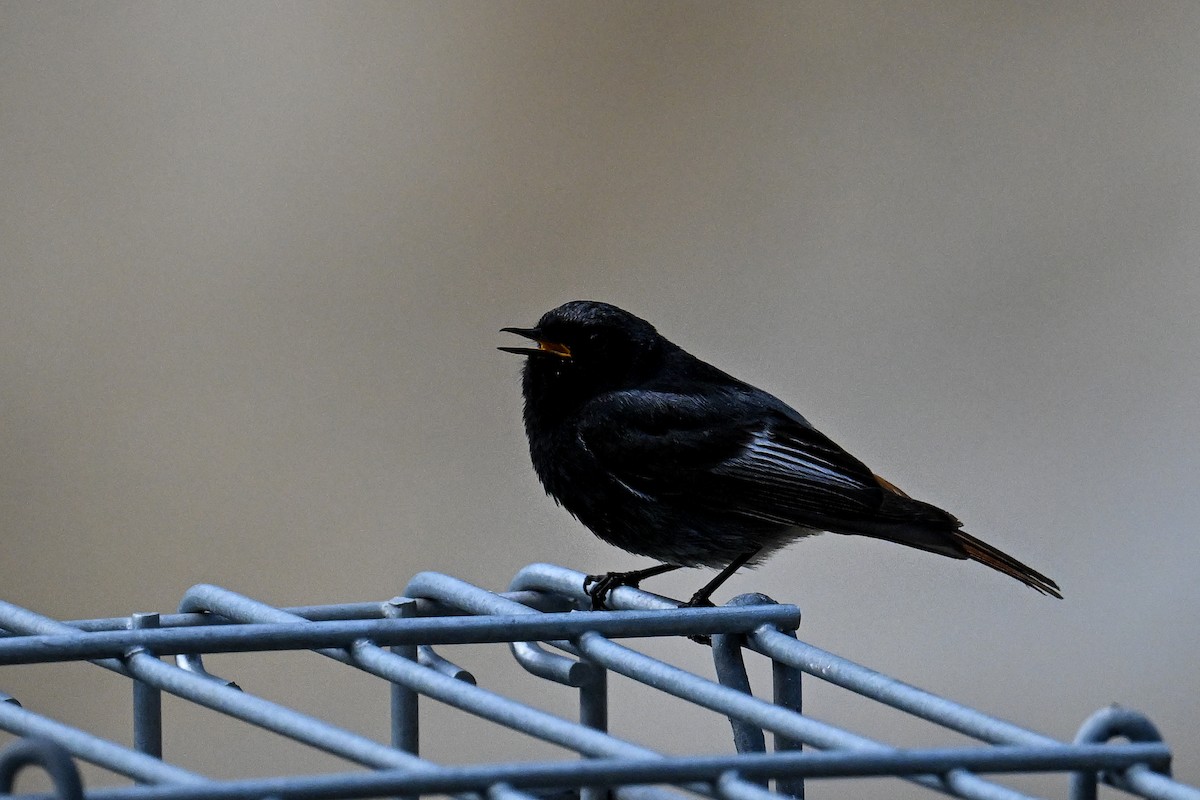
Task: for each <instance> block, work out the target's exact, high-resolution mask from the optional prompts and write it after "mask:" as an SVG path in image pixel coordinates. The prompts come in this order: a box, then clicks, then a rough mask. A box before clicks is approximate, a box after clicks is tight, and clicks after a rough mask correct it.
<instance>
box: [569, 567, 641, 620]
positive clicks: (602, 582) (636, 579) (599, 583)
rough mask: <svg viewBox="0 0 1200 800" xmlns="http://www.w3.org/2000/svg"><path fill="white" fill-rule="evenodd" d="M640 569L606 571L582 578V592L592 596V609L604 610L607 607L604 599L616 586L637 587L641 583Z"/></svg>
mask: <svg viewBox="0 0 1200 800" xmlns="http://www.w3.org/2000/svg"><path fill="white" fill-rule="evenodd" d="M640 572H641V571H640V570H633V571H631V572H606V573H604V574H603V575H588V576H587V577H586V578H584V579H583V593H584V594H586V595H587V596H588V597H590V598H592V611H604V610H606V609H607V608H608V606H606V605H605V604H604V601H605V600H607V599H608V594H609V592H611V591H612V590H613V589H616V588H617V587H618V586H632V587H633V588H635V589H636V588H637V585H638V584H639V583H641V580H642V575H641V574H640Z"/></svg>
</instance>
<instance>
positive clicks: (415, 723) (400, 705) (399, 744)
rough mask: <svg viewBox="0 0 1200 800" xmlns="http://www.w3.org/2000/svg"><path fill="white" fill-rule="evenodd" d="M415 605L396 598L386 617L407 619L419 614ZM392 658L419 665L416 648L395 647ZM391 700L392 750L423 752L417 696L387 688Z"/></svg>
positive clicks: (398, 687) (402, 688) (392, 685)
mask: <svg viewBox="0 0 1200 800" xmlns="http://www.w3.org/2000/svg"><path fill="white" fill-rule="evenodd" d="M416 610H417V609H416V601H414V600H410V599H408V598H406V597H395V598H392V600H390V601H389V603H388V606H387V607H386V608H385V609H384V615H385V616H386V617H392V616H394V617H395V618H397V619H408V618H410V617H412V615H413V614H415V613H416ZM392 654H393V655H395V656H397V657H398V658H403V659H407V660H408V661H412V662H416V661H417V645H416V644H400V645H393V646H392ZM388 687H389V691H390V698H391V712H392V713H391V726H392V747H395V748H396V749H398V750H403V751H404V752H406V753H412V754H413V755H414V756H415V755H417V753H418V752H419V750H420V743H421V731H420V727H419V726H420V713H419V712H420V709H419V708H418V695H417V693H416V692H414V691H413V690H412V689H410V688H408V687H407V686H404V685H402V684H399V683H389V684H388Z"/></svg>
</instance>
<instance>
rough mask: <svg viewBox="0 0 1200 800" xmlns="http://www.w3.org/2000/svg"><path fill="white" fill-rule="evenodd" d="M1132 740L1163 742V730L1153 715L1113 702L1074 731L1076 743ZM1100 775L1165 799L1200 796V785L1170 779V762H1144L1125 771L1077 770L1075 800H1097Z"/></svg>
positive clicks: (1191, 799)
mask: <svg viewBox="0 0 1200 800" xmlns="http://www.w3.org/2000/svg"><path fill="white" fill-rule="evenodd" d="M1117 737H1120V738H1124V739H1128V740H1129V741H1131V742H1161V741H1162V734H1161V733H1159V730H1158V728H1157V726H1155V724H1154V723H1153V722H1151V721H1150V719H1149V718H1148V717H1147V716H1146V715H1145V714H1142V713H1141V712H1139V711H1135V710H1133V709H1131V708H1123V707H1122V706H1118V705H1112V706H1108V707H1106V708H1102V709H1100V710H1099V711H1096V712H1095V713H1094V714H1092V715H1091V716H1090V717H1088V718H1087V719H1086V720H1084V722H1083V724H1082V725H1080V726H1079V731H1078V732H1077V733H1076V734H1075V742H1076V743H1077V744H1091V743H1101V742H1107V741H1109V740H1111V739H1114V738H1117ZM1099 778H1103V780H1104V782H1105V783H1109V784H1111V785H1113V786H1117V787H1119V788H1121V789H1124V790H1126V791H1129V792H1135V793H1137V794H1139V795H1141V796H1142V797H1148V798H1163V800H1200V789H1196V788H1194V787H1191V786H1186V785H1184V784H1182V783H1179V782H1177V781H1174V780H1171V770H1170V764H1164V765H1162V766H1161V767H1160V768H1159V769H1158V770H1151V769H1150V768H1148V767H1146V766H1145V765H1139V766H1135V767H1132V768H1131V769H1129V770H1128V771H1126V772H1124V773H1112V772H1106V773H1104V774H1103V775H1100V774H1098V773H1097V772H1095V771H1091V772H1077V773H1075V774H1074V775H1073V776H1072V779H1071V798H1072V800H1095V798H1096V794H1097V792H1096V788H1097V787H1096V784H1097V780H1098V779H1099Z"/></svg>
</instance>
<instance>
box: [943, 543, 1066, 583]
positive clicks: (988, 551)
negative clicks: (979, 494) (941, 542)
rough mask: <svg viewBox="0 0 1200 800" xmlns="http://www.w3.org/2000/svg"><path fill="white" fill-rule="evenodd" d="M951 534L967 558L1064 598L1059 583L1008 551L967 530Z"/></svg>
mask: <svg viewBox="0 0 1200 800" xmlns="http://www.w3.org/2000/svg"><path fill="white" fill-rule="evenodd" d="M951 536H953V537H954V539H955V542H956V543H957V544H958V546H959V547H961V548H962V550H963V552H964V553H966V554H967V558H969V559H971V560H972V561H978V562H979V563H980V564H985V565H987V566H989V567H991V568H992V569H994V570H997V571H998V572H1003V573H1004V574H1005V575H1008V576H1010V577H1013V578H1016V579H1017V580H1019V581H1020V582H1021V583H1023V584H1025V585H1026V586H1029V587H1031V588H1033V589H1036V590H1037V591H1039V592H1041V593H1042V594H1048V595H1050V596H1051V597H1057V598H1058V599H1059V600H1061V599H1062V592H1060V591H1059V589H1058V584H1057V583H1055V582H1054V581H1052V580H1050V579H1049V578H1047V577H1046V576H1045V575H1043V574H1042V573H1040V572H1038V571H1037V570H1035V569H1033V568H1032V567H1029V566H1026V565H1025V564H1022V563H1021V562H1020V561H1017V560H1016V559H1015V558H1013V557H1012V556H1010V555H1009V554H1008V553H1004V552H1001V551H1000V550H997V549H996V548H994V547H992V546H991V545H990V544H988V543H987V542H984V541H981V540H979V539H976V538H975V537H974V536H972V535H971V534H969V533H967V532H965V531H961V530H957V531H953V532H952V533H951Z"/></svg>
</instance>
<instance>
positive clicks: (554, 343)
mask: <svg viewBox="0 0 1200 800" xmlns="http://www.w3.org/2000/svg"><path fill="white" fill-rule="evenodd" d="M503 330H505V331H508V332H511V333H516V334H518V335H521V336H524V337H526V338H528V339H531V340H533V341H534V342H536V343H537V346H536V347H502V348H500V349H501V350H506V351H508V352H513V353H519V354H522V355H526V356H528V360H527V361H526V364H525V368H524V373H523V380H522V382H523V391H524V396H525V414H524V416H525V430H526V433H527V434H528V437H529V449H530V455H531V457H532V460H533V466H534V469H535V471H536V472H537V475H538V477H539V479H540V480H541V482H542V484H543V486H545V488H546V491H547V492H548V493H549V494H550V495H551V496H552V497H553V498H554V499H555V500H556V501H558V502H559V503H561V504H562V505H563V507H565V508H566V509H567V510H568V511H569V512H571V514H573V515H574V516H575V517H577V518H578V519H579V521H580V522H582V523H583V524H584V525H586V526H587V527H588V528H590V529H591V530H592V531H593V532H594V533H595V534H596V535H597V536H599V537H600V538H601V539H604V540H605V541H607V542H610V543H611V544H614V545H616V546H617V547H620V548H622V549H625V550H628V551H630V552H633V553H637V554H640V555H644V556H648V557H650V558H654V559H657V560H658V561H661V562H662V566H659V567H653V568H650V569H646V570H639V571H636V572H630V573H610V574H609V575H607V576H605V577H604V578H598V579H596V580H595V584H596V585H595V586H593V587H592V589H591V590H590V591H591V592H592V596H593V598H594V599H595V600H596V605H597V606H600V605H601V604H602V603H603V599H604V595H605V594H606V593H607V592H608V591H609V590H611V589H612V588H614V587H615V586H618V585H622V584H630V585H636V583H637V582H638V581H639V580H641V579H643V578H646V577H649V576H650V575H655V574H660V573H662V572H665V571H668V570H669V569H674V568H676V567H715V568H720V569H722V572H721V574H720V575H718V576H717V578H716V579H714V580H713V581H711V582H710V583H709V584H708V585H706V586H705V587H703V588H702V589H701V590H700V591H698V592H697V593H696V595H695V596H694V597H693V598H692V601H691V602H692V603H703V602H707V600H708V595H709V594H711V592H712V591H713V590H714V589H715V588H716V587H717V586H718V585H719V584H720V582H721V581H723V580H724V579H725V578H727V577H728V576H729V575H731V574H732V573H733V572H734V571H735V570H736V569H737V568H739V567H740V566H742V565H744V564H750V565H753V564H757V563H758V562H759V561H761V560H762V559H764V558H766V557H767V556H768V555H770V554H771V553H772V552H774V551H775V550H777V549H779V548H780V547H782V546H784V545H786V544H788V543H790V542H792V541H794V540H795V539H797V538H800V537H803V536H807V535H810V534H813V533H818V532H820V531H830V532H833V533H843V534H854V535H860V536H869V537H873V538H876V539H885V540H888V541H892V542H897V543H899V544H904V545H908V546H909V547H915V548H917V549H920V550H927V551H929V552H932V553H938V554H940V555H944V556H949V557H950V558H957V559H972V560H974V561H978V562H980V563H983V564H986V565H987V566H989V567H992V568H993V569H996V570H999V571H1000V572H1003V573H1005V574H1007V575H1010V576H1012V577H1013V578H1016V579H1017V580H1019V581H1021V582H1022V583H1024V584H1026V585H1027V586H1031V587H1033V588H1034V589H1036V590H1038V591H1039V592H1043V593H1045V594H1050V595H1054V596H1055V597H1061V596H1062V595H1061V594H1060V593H1059V591H1058V585H1057V584H1055V582H1054V581H1052V580H1051V579H1049V578H1047V577H1046V576H1045V575H1042V574H1041V573H1039V572H1037V571H1035V570H1033V569H1031V568H1030V567H1028V566H1026V565H1025V564H1022V563H1021V562H1020V561H1017V560H1016V559H1014V558H1012V557H1011V556H1009V555H1007V554H1005V553H1003V552H1001V551H999V550H997V549H996V548H994V547H992V546H991V545H988V544H986V543H984V542H982V541H980V540H979V539H976V538H974V537H973V536H970V535H968V534H967V533H965V532H963V531H962V530H961V523H960V522H959V521H958V520H957V519H956V518H955V517H954V516H953V515H951V514H949V513H947V512H945V511H943V510H941V509H940V508H937V507H935V506H932V505H930V504H928V503H924V502H921V501H920V500H914V499H912V498H910V497H908V496H907V495H906V494H904V493H903V492H901V491H900V490H899V489H897V488H896V487H895V486H893V485H892V484H891V483H889V482H888V481H886V480H884V479H882V478H880V477H879V476H877V475H875V474H873V473H872V472H871V470H870V469H868V468H867V467H866V466H865V465H864V464H863V463H862V462H861V461H859V460H858V459H856V458H855V457H854V456H852V455H850V454H849V453H847V452H846V451H845V450H843V449H842V448H841V447H839V446H838V445H837V444H835V443H834V442H833V441H832V440H830V439H829V438H828V437H826V436H825V435H824V434H822V433H821V432H820V431H818V430H817V429H816V428H814V427H813V426H812V425H811V424H809V422H808V420H806V419H805V418H804V417H803V416H801V415H800V414H799V413H797V412H796V411H795V410H794V409H792V408H791V407H789V406H788V405H786V404H785V403H783V402H782V401H781V400H779V399H778V398H776V397H774V396H772V395H770V394H768V393H766V392H764V391H762V390H761V389H757V388H755V387H753V386H751V385H749V384H747V383H744V382H742V381H740V380H738V379H736V378H734V377H732V376H730V375H728V374H726V373H725V372H722V371H721V370H719V369H717V368H716V367H713V366H712V365H710V364H707V363H705V362H704V361H701V360H700V359H698V358H696V357H694V356H692V355H690V354H689V353H687V352H685V351H684V350H682V349H681V348H680V347H678V346H677V345H675V344H673V343H672V342H670V341H668V340H667V339H665V338H664V337H662V336H661V335H659V333H658V332H657V331H656V330H655V329H654V327H653V326H652V325H650V323H648V322H646V321H645V320H643V319H640V318H639V317H636V316H634V315H633V314H630V313H629V312H627V311H624V310H622V309H619V308H617V307H616V306H612V305H609V304H607V303H600V302H594V301H584V300H578V301H573V302H570V303H566V304H564V305H562V306H559V307H558V308H555V309H553V310H552V311H549V312H547V313H546V314H545V315H543V316H542V318H541V319H540V320H539V321H538V323H537V325H536V326H535V327H533V328H504V329H503Z"/></svg>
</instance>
